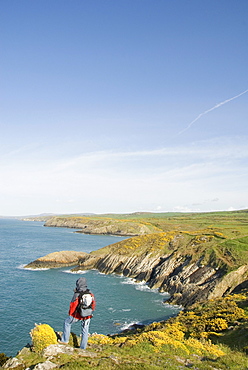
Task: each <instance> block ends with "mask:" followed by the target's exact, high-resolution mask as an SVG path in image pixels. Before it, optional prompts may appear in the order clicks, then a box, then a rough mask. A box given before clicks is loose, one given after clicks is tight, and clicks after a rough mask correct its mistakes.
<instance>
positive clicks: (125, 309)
mask: <svg viewBox="0 0 248 370" xmlns="http://www.w3.org/2000/svg"><path fill="white" fill-rule="evenodd" d="M121 311H123V312H129V311H131V308H123V309H122V310H121Z"/></svg>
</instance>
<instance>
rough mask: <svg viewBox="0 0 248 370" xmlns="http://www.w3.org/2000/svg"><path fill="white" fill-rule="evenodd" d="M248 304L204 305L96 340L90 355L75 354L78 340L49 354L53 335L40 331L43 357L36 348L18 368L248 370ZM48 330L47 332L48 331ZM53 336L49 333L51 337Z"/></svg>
mask: <svg viewBox="0 0 248 370" xmlns="http://www.w3.org/2000/svg"><path fill="white" fill-rule="evenodd" d="M247 299H248V297H247V294H246V293H245V292H243V294H239V295H237V294H236V295H232V296H231V295H230V296H228V297H226V298H225V299H216V300H212V301H206V302H202V303H201V304H197V305H195V306H192V307H190V308H189V309H187V310H184V311H182V312H181V313H180V314H179V315H178V316H177V317H174V318H171V319H169V320H168V321H164V322H159V323H153V324H150V325H148V326H145V327H142V328H141V327H140V328H137V327H136V328H135V329H130V330H126V331H125V332H123V333H120V334H116V335H111V336H110V335H109V336H106V335H102V334H92V335H91V336H90V338H89V344H88V348H87V350H86V351H80V350H79V349H77V348H75V347H78V344H79V338H77V337H76V336H75V334H72V336H71V339H70V343H69V346H68V345H67V346H63V345H57V344H55V345H51V346H49V347H47V348H44V343H45V342H46V341H47V339H46V337H47V335H46V332H45V331H44V336H45V338H42V333H43V332H42V331H39V336H38V342H39V344H40V343H41V346H42V348H43V350H42V351H40V349H38V353H37V350H36V349H35V348H34V346H31V348H27V347H26V348H24V349H23V350H21V351H20V352H19V354H18V355H17V358H16V363H17V364H18V369H24V368H27V367H30V368H34V369H35V366H37V364H42V363H46V366H50V368H51V367H57V368H63V369H68V370H72V369H84V368H87V369H91V368H99V369H104V370H106V369H118V370H126V369H127V370H136V369H147V370H159V369H169V370H178V369H181V368H186V367H190V368H193V369H204V370H210V369H211V370H212V369H213V368H214V369H233V370H236V369H237V370H238V369H246V368H247V367H248V358H247V356H246V352H247V344H248V343H247V339H248V338H247V328H248V316H247V310H246V308H247ZM42 327H44V328H46V329H47V328H48V325H46V326H44V325H43V326H42ZM51 332H52V328H49V335H50V333H51ZM52 337H53V338H54V334H53V335H52ZM53 338H52V341H54V339H53ZM48 344H50V342H49V343H48ZM39 348H40V347H39ZM63 348H64V349H63ZM5 361H6V359H5ZM7 364H8V363H5V365H4V366H5V368H8V366H7ZM38 368H39V367H37V369H38ZM48 368H49V367H48Z"/></svg>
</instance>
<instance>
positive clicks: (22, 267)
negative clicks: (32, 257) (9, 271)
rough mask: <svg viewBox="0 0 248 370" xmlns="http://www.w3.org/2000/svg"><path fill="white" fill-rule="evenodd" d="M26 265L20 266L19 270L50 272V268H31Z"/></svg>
mask: <svg viewBox="0 0 248 370" xmlns="http://www.w3.org/2000/svg"><path fill="white" fill-rule="evenodd" d="M25 266H26V265H20V266H18V267H17V268H18V269H19V270H29V271H46V270H50V269H49V268H35V269H34V268H30V267H25Z"/></svg>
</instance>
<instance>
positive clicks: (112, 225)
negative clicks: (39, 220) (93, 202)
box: [44, 216, 161, 236]
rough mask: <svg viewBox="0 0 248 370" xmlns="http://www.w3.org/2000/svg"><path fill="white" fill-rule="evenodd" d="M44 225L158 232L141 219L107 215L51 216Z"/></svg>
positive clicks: (111, 231)
mask: <svg viewBox="0 0 248 370" xmlns="http://www.w3.org/2000/svg"><path fill="white" fill-rule="evenodd" d="M44 226H48V227H69V228H74V229H79V230H80V231H79V232H82V233H84V234H112V235H122V236H134V235H144V234H151V233H155V232H160V231H161V230H160V229H158V228H157V227H156V226H155V225H152V224H150V223H149V222H146V221H143V220H128V219H126V220H121V219H112V218H108V217H96V216H94V217H80V216H74V217H72V216H70V217H67V216H64V217H61V216H60V217H57V216H56V217H52V218H50V219H49V220H48V221H47V222H46V223H45V225H44Z"/></svg>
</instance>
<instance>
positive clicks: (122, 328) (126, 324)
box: [120, 321, 141, 331]
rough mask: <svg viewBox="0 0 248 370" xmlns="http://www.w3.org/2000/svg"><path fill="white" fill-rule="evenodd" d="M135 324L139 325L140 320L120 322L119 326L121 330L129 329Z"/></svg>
mask: <svg viewBox="0 0 248 370" xmlns="http://www.w3.org/2000/svg"><path fill="white" fill-rule="evenodd" d="M135 324H136V325H141V322H139V321H131V322H127V321H125V323H124V324H122V326H121V327H120V330H121V331H123V330H126V329H130V328H131V327H132V326H133V325H135Z"/></svg>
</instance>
